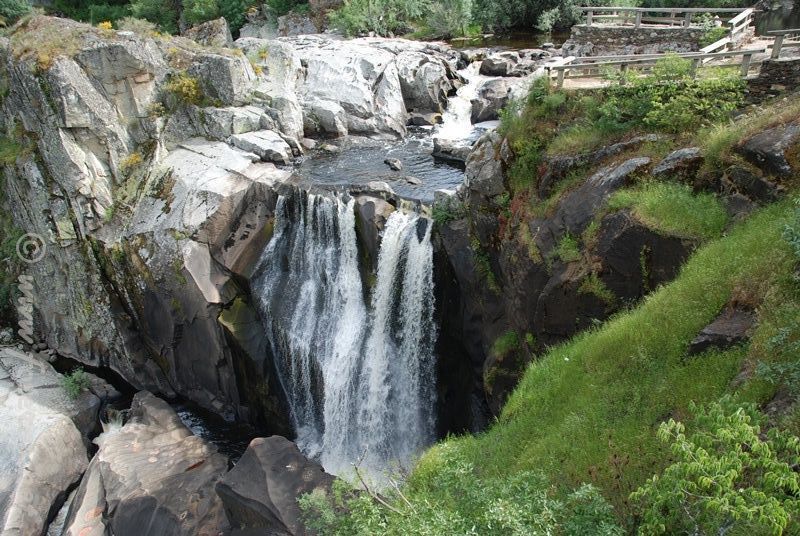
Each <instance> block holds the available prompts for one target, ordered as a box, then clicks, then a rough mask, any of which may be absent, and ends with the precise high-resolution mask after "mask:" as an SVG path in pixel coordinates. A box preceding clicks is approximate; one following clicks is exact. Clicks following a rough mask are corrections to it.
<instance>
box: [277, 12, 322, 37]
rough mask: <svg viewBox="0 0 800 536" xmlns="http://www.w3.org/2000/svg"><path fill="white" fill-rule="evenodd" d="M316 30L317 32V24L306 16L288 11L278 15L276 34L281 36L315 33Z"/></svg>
mask: <svg viewBox="0 0 800 536" xmlns="http://www.w3.org/2000/svg"><path fill="white" fill-rule="evenodd" d="M317 32H319V29H318V28H317V25H316V24H314V21H312V20H311V19H310V18H309V17H308V16H305V15H300V14H298V13H288V14H286V15H282V16H280V17H278V35H280V36H282V37H291V36H294V35H305V34H315V33H317Z"/></svg>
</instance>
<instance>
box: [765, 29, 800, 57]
mask: <svg viewBox="0 0 800 536" xmlns="http://www.w3.org/2000/svg"><path fill="white" fill-rule="evenodd" d="M767 34H768V35H774V36H775V41H774V42H773V44H772V56H771V57H772V59H773V60H776V59H778V58H779V57H780V56H781V50H782V49H784V48H789V47H800V28H795V29H793V30H773V31H771V32H767Z"/></svg>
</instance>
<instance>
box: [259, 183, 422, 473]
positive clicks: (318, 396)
mask: <svg viewBox="0 0 800 536" xmlns="http://www.w3.org/2000/svg"><path fill="white" fill-rule="evenodd" d="M355 224H356V222H355V215H354V201H353V200H349V201H342V200H340V199H337V198H332V197H327V196H323V195H314V194H305V193H303V194H295V195H292V196H289V197H284V196H281V197H280V198H279V200H278V204H277V207H276V216H275V233H274V235H273V237H272V239H271V240H270V242H269V244H268V245H267V247H266V249H265V251H264V253H263V255H262V258H261V261H260V266H259V269H258V272H257V275H256V277H254V279H253V285H254V295H256V296H257V297H258V300H259V307H260V310H261V313H262V316H263V318H264V319H265V323H266V335H267V338H268V339H269V341H270V344H271V347H272V352H273V354H274V358H275V361H276V363H277V368H278V372H279V376H280V380H281V382H282V384H283V387H284V389H285V391H286V393H287V396H288V399H289V404H290V410H291V417H292V420H293V422H294V425H295V429H296V430H297V444H298V446H299V447H300V448H301V450H303V452H304V453H305V454H306V455H308V456H310V457H313V458H317V459H319V460H320V461H321V463H322V465H323V467H325V469H326V470H327V471H329V472H331V473H334V474H340V475H341V474H343V473H347V472H349V471H350V470H351V469H352V465H351V464H352V463H354V462H357V461H358V460H361V464H360V467H361V468H362V469H363V470H364V472H365V473H367V474H369V475H371V476H372V477H373V478H374V479H376V480H378V479H380V475H381V474H382V473H383V472H384V471H386V470H387V469H389V468H390V467H391V466H393V465H394V464H397V465H399V466H400V467H407V466H408V464H409V462H410V461H411V460H412V459H413V457H414V455H415V454H417V453H418V452H419V451H420V450H421V449H423V448H424V447H425V446H427V445H429V444H430V443H431V442H432V441H433V440H434V434H435V431H434V424H435V416H434V405H435V366H434V365H435V364H434V355H433V345H434V342H435V336H436V333H435V326H434V322H433V307H434V303H433V302H434V298H433V250H432V246H431V243H430V228H431V226H430V222H429V221H428V220H426V219H424V218H420V217H418V216H416V215H410V214H404V213H402V212H400V211H396V212H394V213H392V215H391V216H390V217H389V219H388V221H387V222H386V227H385V229H384V231H383V239H382V243H381V248H380V254H379V258H378V263H377V264H378V267H377V273H376V274H375V275H376V278H375V284H374V287H373V288H372V289H370V291H369V292H365V289H364V285H363V282H362V277H361V272H360V271H359V251H358V243H357V240H356V231H355ZM365 296H368V297H367V298H365ZM362 458H363V459H362Z"/></svg>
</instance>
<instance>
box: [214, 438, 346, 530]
mask: <svg viewBox="0 0 800 536" xmlns="http://www.w3.org/2000/svg"><path fill="white" fill-rule="evenodd" d="M333 480H334V477H333V476H331V475H329V474H327V473H326V472H325V471H324V470H323V469H322V466H320V465H319V464H317V463H315V462H312V461H311V460H309V459H308V458H306V457H305V456H303V454H302V453H301V452H300V450H299V449H298V448H297V445H295V444H294V443H292V442H291V441H289V440H288V439H285V438H283V437H280V436H272V437H268V438H266V439H263V438H258V439H254V440H253V441H251V442H250V446H249V447H247V450H246V451H245V453H244V455H243V456H242V458H241V459H240V460H239V462H238V463H237V464H236V467H234V468H233V469H232V470H231V471H230V472H229V473H228V474H227V475H225V477H224V478H223V479H222V480H220V481H219V483H218V484H217V486H216V490H217V493H218V494H219V496H220V497H221V498H222V502H223V503H224V504H225V513H226V514H227V516H228V519H229V520H230V522H231V525H233V528H234V529H250V530H253V531H259V532H260V533H262V534H276V535H278V534H280V535H292V536H301V535H305V534H308V531H307V530H306V528H305V526H304V524H303V521H302V518H301V512H300V507H299V506H298V504H297V499H298V498H299V497H300V496H301V495H304V494H306V493H311V492H313V491H315V490H321V491H324V492H328V491H329V490H330V487H331V485H332V483H333Z"/></svg>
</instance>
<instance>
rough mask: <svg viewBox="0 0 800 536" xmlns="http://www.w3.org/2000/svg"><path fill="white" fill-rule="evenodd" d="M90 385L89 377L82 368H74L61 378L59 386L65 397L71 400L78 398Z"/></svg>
mask: <svg viewBox="0 0 800 536" xmlns="http://www.w3.org/2000/svg"><path fill="white" fill-rule="evenodd" d="M91 385H92V382H91V380H90V379H89V375H88V374H87V373H86V371H84V370H83V369H82V368H76V369H75V370H73V371H72V372H70V373H69V374H64V375H63V376H62V377H61V386H62V387H63V388H64V390H65V391H66V392H67V396H69V397H70V398H71V399H73V400H75V399H76V398H78V397H80V396H81V394H82V393H83V392H84V391H85V390H87V389H88V388H89V387H90V386H91Z"/></svg>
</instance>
